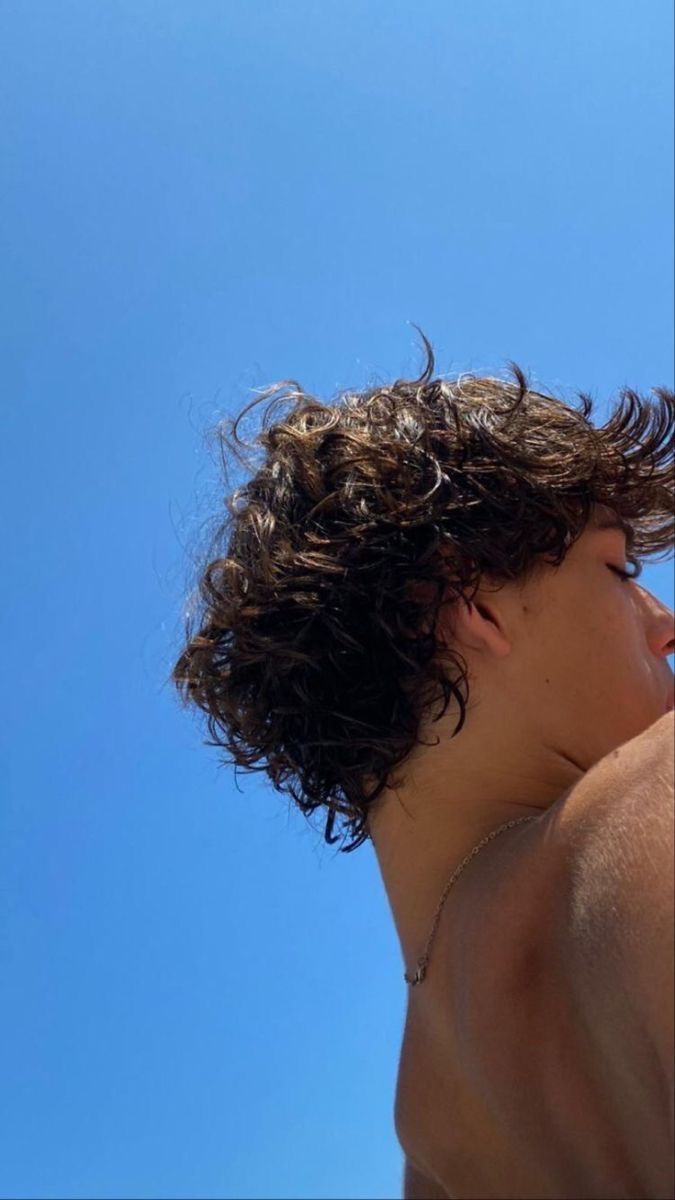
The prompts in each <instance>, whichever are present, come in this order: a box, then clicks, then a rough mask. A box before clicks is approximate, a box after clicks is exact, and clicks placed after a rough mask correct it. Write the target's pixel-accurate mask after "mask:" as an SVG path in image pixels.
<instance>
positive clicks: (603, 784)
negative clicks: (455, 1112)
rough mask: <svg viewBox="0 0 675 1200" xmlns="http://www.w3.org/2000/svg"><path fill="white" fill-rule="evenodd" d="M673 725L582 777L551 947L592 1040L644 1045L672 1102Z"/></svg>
mask: <svg viewBox="0 0 675 1200" xmlns="http://www.w3.org/2000/svg"><path fill="white" fill-rule="evenodd" d="M674 735H675V718H674V715H673V713H668V714H667V715H665V716H664V717H661V718H660V719H659V720H658V721H656V722H654V724H653V725H651V726H650V727H649V728H648V729H647V730H645V731H644V732H643V733H642V734H640V735H639V736H638V737H636V738H634V739H632V741H630V742H627V743H625V744H624V745H623V746H621V747H619V748H617V750H615V751H613V752H612V754H611V755H608V756H607V758H605V759H603V760H602V761H601V762H600V763H598V764H597V766H596V767H595V768H593V769H592V770H591V771H589V772H588V773H587V775H586V776H585V777H584V779H583V780H582V781H581V782H580V784H579V785H577V787H576V788H575V789H574V791H573V793H572V794H571V795H570V797H569V801H568V806H569V812H568V814H567V820H566V821H563V837H562V841H563V844H564V845H565V847H566V851H567V858H568V866H567V869H566V871H565V872H564V873H563V877H562V878H563V881H564V887H563V889H562V895H561V903H560V906H559V908H558V917H559V919H560V920H559V924H558V925H557V929H556V942H557V945H558V948H559V951H560V954H561V958H562V959H563V960H564V962H565V963H566V966H567V969H568V974H569V976H570V977H573V979H574V986H575V989H576V994H577V999H578V1002H579V1004H580V1011H581V1012H582V1013H583V1018H584V1023H585V1025H586V1027H587V1028H588V1029H589V1031H590V1034H591V1037H592V1038H593V1040H594V1042H595V1043H596V1044H597V1045H598V1046H601V1048H602V1049H603V1050H604V1052H605V1054H606V1056H607V1057H608V1058H611V1056H612V1054H616V1055H617V1056H619V1058H620V1057H621V1056H622V1055H623V1056H624V1058H625V1056H626V1054H629V1053H630V1051H631V1047H632V1048H633V1049H634V1050H635V1053H636V1054H637V1053H638V1048H639V1047H641V1048H644V1047H645V1046H648V1047H650V1053H652V1052H653V1054H654V1059H655V1062H656V1063H657V1064H658V1071H659V1072H660V1074H661V1078H662V1080H663V1082H664V1083H665V1084H666V1086H667V1089H668V1097H669V1105H670V1106H671V1108H672V1104H673V1051H674V1045H673V1027H674V1024H675V1021H674V1016H675V997H674V976H675V971H674V967H675V951H674V926H675V879H674V875H675V854H674V849H675V847H674V842H675V736H674Z"/></svg>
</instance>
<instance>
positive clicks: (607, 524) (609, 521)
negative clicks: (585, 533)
mask: <svg viewBox="0 0 675 1200" xmlns="http://www.w3.org/2000/svg"><path fill="white" fill-rule="evenodd" d="M593 529H619V530H620V531H621V533H623V534H625V535H626V542H627V544H628V546H629V548H630V547H632V545H633V542H634V540H635V530H634V529H633V527H632V525H629V524H628V522H627V521H623V520H622V519H621V517H600V518H599V519H598V520H597V521H594V522H593Z"/></svg>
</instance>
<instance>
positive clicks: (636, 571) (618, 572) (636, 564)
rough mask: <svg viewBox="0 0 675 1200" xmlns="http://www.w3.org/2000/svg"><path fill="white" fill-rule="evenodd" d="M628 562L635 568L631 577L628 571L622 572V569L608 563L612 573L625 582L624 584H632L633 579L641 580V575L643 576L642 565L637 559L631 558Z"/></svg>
mask: <svg viewBox="0 0 675 1200" xmlns="http://www.w3.org/2000/svg"><path fill="white" fill-rule="evenodd" d="M628 561H629V562H630V563H632V565H633V568H634V570H633V574H632V575H629V574H628V572H627V571H622V570H621V567H615V566H614V565H613V564H612V563H607V566H608V567H609V569H610V571H613V572H614V574H615V575H618V576H619V578H620V579H622V580H623V581H624V583H625V582H630V580H631V579H639V577H640V575H641V574H642V563H640V562H638V560H637V559H636V558H630V559H629V560H628Z"/></svg>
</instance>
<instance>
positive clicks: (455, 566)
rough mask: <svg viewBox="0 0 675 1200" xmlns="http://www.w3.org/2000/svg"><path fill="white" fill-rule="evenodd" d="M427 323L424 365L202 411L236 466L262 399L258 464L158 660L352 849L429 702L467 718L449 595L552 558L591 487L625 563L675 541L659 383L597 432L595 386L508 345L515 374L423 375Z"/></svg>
mask: <svg viewBox="0 0 675 1200" xmlns="http://www.w3.org/2000/svg"><path fill="white" fill-rule="evenodd" d="M415 328H418V327H417V326H415ZM419 332H420V334H421V336H422V338H423V341H424V344H425V347H426V352H427V362H426V366H425V369H424V371H423V373H422V374H421V376H420V377H419V378H418V379H415V380H406V379H398V380H396V381H395V382H394V383H392V384H390V385H384V386H380V387H375V388H371V389H369V390H365V391H362V392H360V393H359V392H351V391H345V392H340V393H338V394H337V396H336V398H335V399H334V400H333V401H331V402H330V403H327V404H326V403H323V402H322V401H321V400H319V399H317V398H315V397H314V396H312V395H308V394H307V393H305V392H304V391H303V390H302V389H301V388H300V386H299V385H298V384H297V382H296V381H295V380H285V381H283V382H282V383H278V384H274V385H272V386H271V387H269V388H265V389H264V390H263V392H262V395H260V396H259V397H258V398H257V399H256V400H253V401H252V402H251V403H250V404H248V405H247V406H246V407H245V408H244V409H243V410H242V411H241V412H240V413H239V415H238V416H237V418H236V420H234V421H231V420H229V419H228V420H226V421H224V422H221V423H220V424H219V425H218V426H217V427H216V435H217V438H218V441H219V446H220V449H221V451H222V450H230V451H231V452H232V453H233V454H234V455H235V457H236V458H237V459H238V461H240V462H241V461H242V460H241V458H240V456H239V454H238V450H237V447H238V446H239V447H241V446H246V447H247V448H250V447H249V446H248V444H247V443H245V442H243V441H242V440H241V439H240V437H239V434H238V426H239V422H240V421H241V419H242V417H243V416H244V415H245V413H247V412H248V411H249V409H251V408H252V407H253V405H255V404H258V403H260V402H261V401H262V400H268V401H269V403H268V406H267V409H266V411H265V414H264V417H263V421H262V429H261V431H260V432H259V433H258V434H257V436H256V438H255V444H257V445H258V446H260V447H262V449H263V452H264V456H263V460H262V462H260V463H259V464H258V466H257V469H255V472H254V474H253V475H252V477H251V478H250V479H249V480H248V482H246V483H245V484H244V485H243V486H241V487H238V488H236V489H235V490H234V492H232V494H231V495H229V496H227V497H226V498H225V502H224V503H225V507H226V508H227V510H228V513H229V516H228V517H227V518H226V519H225V521H224V522H223V523H222V524H221V525H220V526H219V528H218V530H217V532H216V534H215V537H214V540H213V543H212V545H211V548H210V550H209V551H208V553H207V556H206V564H205V565H204V566H203V568H202V573H201V578H200V580H199V582H198V586H197V589H196V593H197V601H198V604H199V606H200V612H199V615H198V617H197V619H196V622H195V620H194V617H193V616H191V615H190V611H189V607H188V613H187V616H186V644H185V646H184V648H183V650H182V652H181V654H180V657H179V658H178V660H177V662H176V665H175V667H174V668H173V671H172V673H171V681H172V682H173V683H174V684H175V685H176V687H177V689H178V691H179V692H180V694H181V696H182V698H183V702H184V704H186V705H187V704H188V703H190V702H192V704H194V705H196V706H198V708H199V709H201V710H202V711H203V712H205V713H206V714H208V722H207V725H208V730H209V733H210V735H211V738H212V739H213V740H211V741H207V742H205V743H204V744H205V745H212V746H218V747H221V748H223V749H225V750H227V751H228V754H229V755H231V756H232V757H231V758H226V759H225V760H224V764H226V765H231V764H232V763H234V764H235V771H236V767H243V768H245V769H246V770H247V771H265V772H266V773H267V775H268V777H269V779H270V780H271V781H272V784H273V786H274V787H275V789H276V790H277V791H280V792H284V791H285V792H286V793H288V794H289V796H290V797H292V799H293V800H294V801H295V803H296V804H297V805H298V806H299V808H300V809H301V810H302V812H303V813H304V814H305V815H306V816H307V817H309V816H310V814H311V813H313V812H314V810H315V809H317V808H322V807H323V808H325V809H326V810H327V820H326V825H325V830H324V837H325V840H326V842H328V843H329V844H332V843H334V842H336V841H338V837H337V836H335V835H334V834H333V826H334V822H335V819H336V817H337V816H338V815H339V816H340V817H341V818H342V822H343V828H342V830H341V832H343V833H344V830H345V829H346V830H348V831H349V833H350V835H351V841H350V842H349V844H346V845H344V844H343V846H342V847H341V849H342V850H343V851H344V852H349V851H351V850H355V849H356V848H357V846H360V845H361V844H362V842H364V841H365V840H366V839H367V838H368V837H369V830H368V812H369V809H370V807H371V805H373V803H374V802H375V801H376V799H377V797H378V796H379V795H380V794H381V793H382V791H383V790H384V789H385V788H386V787H395V786H398V783H399V781H398V780H396V779H393V778H391V773H392V770H393V768H395V767H396V766H397V765H399V764H401V763H402V762H403V761H404V760H405V759H406V757H407V756H408V754H409V753H410V751H411V750H412V748H413V747H414V746H415V745H416V744H418V745H428V744H429V743H425V742H422V741H421V740H420V738H419V732H420V729H421V723H422V717H423V715H424V714H425V713H428V710H429V709H430V707H431V706H432V705H433V704H434V702H435V701H436V700H440V699H441V698H442V700H443V704H442V708H441V711H440V712H439V713H438V715H437V716H436V717H435V718H434V720H439V719H440V717H442V716H443V714H444V713H445V711H446V708H447V706H448V703H449V701H450V697H451V696H455V697H456V699H457V702H458V704H459V709H460V718H459V721H458V723H457V726H456V728H455V730H454V733H453V737H454V736H456V734H458V733H459V731H460V730H461V728H462V725H463V724H464V720H465V715H466V702H467V700H468V689H467V687H466V685H467V679H468V677H467V669H466V663H465V661H464V659H463V658H462V657H461V655H459V653H458V652H457V651H453V650H451V649H448V647H447V646H443V647H441V646H440V645H439V644H437V642H436V639H435V636H434V631H435V627H436V621H437V618H438V613H439V609H440V607H441V604H443V605H445V604H449V605H452V604H454V603H456V602H457V600H458V598H459V597H460V596H464V597H466V598H469V599H471V598H472V597H473V596H474V595H475V592H476V590H477V589H478V587H479V586H481V579H482V577H483V576H485V577H486V578H487V579H489V580H490V581H491V582H494V583H495V584H496V585H497V586H500V585H503V584H504V583H506V582H508V581H517V583H518V585H519V586H522V584H524V583H525V582H526V581H527V580H528V579H530V578H531V577H532V576H533V574H534V573H535V572H537V570H538V569H539V568H540V567H541V565H542V564H543V563H544V562H547V561H548V562H551V563H553V564H555V565H556V566H559V565H560V563H561V562H562V560H563V558H564V556H565V554H566V553H567V550H568V549H569V547H570V545H572V544H573V542H574V541H576V539H577V538H578V537H579V536H580V535H581V534H582V532H583V530H584V528H585V526H586V524H587V522H588V521H589V519H590V517H591V514H592V508H593V506H594V505H595V504H596V503H600V504H603V505H607V506H609V507H611V508H613V509H614V510H615V511H616V512H617V513H618V514H619V515H620V516H621V517H623V518H624V520H625V521H627V522H628V523H629V527H630V530H631V534H632V536H631V537H630V539H629V545H628V549H629V551H630V552H631V555H632V561H633V562H634V564H635V566H636V568H637V570H638V571H639V569H640V566H639V558H641V557H644V556H645V555H653V554H656V553H658V552H667V551H669V550H670V549H671V548H672V545H673V527H674V523H675V519H674V515H673V460H672V437H673V425H674V420H675V393H673V391H672V390H670V389H667V388H665V387H657V388H653V389H652V392H653V394H654V395H655V396H656V400H650V399H647V398H644V397H642V396H640V395H639V394H638V393H636V392H634V391H633V390H631V389H630V388H624V389H622V391H621V393H620V403H619V404H618V405H617V406H616V407H615V408H614V410H613V411H612V413H611V416H610V418H609V420H608V421H607V423H606V424H605V425H603V426H601V427H599V428H595V427H594V426H593V425H592V424H591V423H590V420H589V418H590V416H591V414H592V411H593V403H594V402H593V400H592V399H591V398H590V396H588V395H587V394H585V393H583V392H579V393H578V395H579V398H580V400H581V401H582V405H581V410H580V411H579V409H578V407H577V406H575V405H573V406H569V405H568V404H566V403H565V402H563V401H562V400H560V399H558V398H556V397H554V396H552V395H545V394H543V393H542V392H540V391H532V390H530V388H529V381H528V379H527V377H526V376H525V374H524V373H523V371H522V370H521V368H520V367H519V366H518V365H517V364H516V363H514V362H512V361H510V362H509V363H508V368H509V371H510V373H511V374H512V375H513V376H514V378H515V383H514V382H510V381H506V382H505V381H502V380H500V379H497V378H493V377H491V376H480V377H477V376H475V375H472V374H461V375H459V376H458V377H456V378H454V379H451V380H449V379H442V378H437V379H432V374H433V369H434V354H433V350H432V347H431V344H430V343H429V341H428V339H427V338H426V337H425V335H424V334H423V333H422V331H421V330H419ZM288 389H291V391H290V393H288ZM284 393H287V394H286V395H285V394H284ZM289 400H290V401H291V407H290V409H289V410H288V411H287V412H286V413H285V414H279V413H278V412H277V411H275V410H276V406H277V405H278V404H279V403H283V402H284V401H289ZM223 463H224V465H225V470H226V473H227V466H226V460H225V457H223ZM246 466H247V468H248V467H249V466H250V464H246ZM193 597H194V593H193ZM195 624H196V626H197V629H196V632H195V631H194V628H195ZM463 690H464V692H466V696H465V695H463ZM219 731H221V732H222V735H223V736H222V737H219ZM256 764H258V765H256Z"/></svg>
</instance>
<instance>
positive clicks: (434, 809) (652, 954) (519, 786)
mask: <svg viewBox="0 0 675 1200" xmlns="http://www.w3.org/2000/svg"><path fill="white" fill-rule="evenodd" d="M424 340H425V344H426V346H427V351H428V362H427V366H426V369H425V371H424V373H423V374H422V376H421V377H420V379H418V380H413V381H405V380H398V381H396V383H394V384H392V385H390V386H383V387H380V388H377V389H373V390H371V391H368V392H364V393H361V394H347V395H344V396H342V397H341V398H340V400H339V401H338V402H335V403H333V404H329V405H326V404H322V403H321V402H320V401H318V400H316V399H315V398H314V397H311V396H307V395H306V394H304V393H302V392H299V391H296V392H294V393H293V400H294V407H293V408H292V410H291V412H290V413H288V414H285V415H284V416H283V417H280V418H279V419H278V420H277V421H276V422H272V421H271V420H265V421H264V422H263V431H262V433H261V434H260V435H259V437H258V439H257V440H258V443H259V444H260V445H261V446H262V447H263V449H264V452H265V458H264V461H263V463H262V465H261V466H260V467H259V469H258V470H257V472H256V473H255V475H254V476H253V478H252V479H251V480H250V481H249V482H248V483H247V484H246V485H245V486H244V487H242V488H239V489H237V491H236V492H235V494H234V495H233V496H232V497H231V498H230V499H229V500H228V502H227V506H228V510H229V514H230V515H229V519H228V520H227V521H226V523H225V525H224V526H223V527H222V528H221V529H219V530H218V532H217V534H216V540H215V544H214V547H213V550H212V551H211V552H210V553H209V555H207V566H206V569H205V571H204V574H203V577H202V580H201V583H200V595H201V600H202V602H203V609H202V612H201V614H200V618H199V626H198V628H197V630H196V631H194V630H192V629H191V625H190V621H188V626H187V631H186V632H187V644H186V647H185V649H184V650H183V652H182V653H181V655H180V658H179V660H178V662H177V664H176V667H175V668H174V673H173V678H174V680H175V682H176V684H177V685H178V686H179V688H180V689H181V691H182V693H183V695H184V696H185V698H186V700H190V701H192V702H193V703H195V704H197V705H199V707H200V708H201V709H202V710H203V711H204V712H206V713H207V714H208V719H209V732H210V734H211V737H212V738H215V739H216V740H215V744H217V745H221V746H224V747H226V748H227V750H228V751H229V752H230V753H231V754H232V756H233V761H234V762H236V763H237V764H238V765H240V766H243V767H247V768H253V767H254V764H256V763H260V762H262V764H263V767H264V769H265V770H266V771H267V773H268V775H269V777H270V779H271V780H272V781H273V783H274V784H275V786H276V787H277V789H284V788H285V789H286V790H287V791H288V792H289V793H290V795H291V796H292V797H293V799H294V800H295V802H296V803H297V804H298V805H299V807H300V808H301V809H302V811H304V812H305V813H306V814H307V815H309V814H311V813H312V812H314V811H315V810H316V809H317V808H319V809H323V810H325V812H326V813H327V822H326V840H327V841H329V842H333V841H335V840H337V839H336V838H335V837H334V836H333V826H334V823H335V820H336V819H337V818H342V820H343V822H344V825H345V827H346V828H347V829H348V830H349V831H350V833H351V835H352V842H351V844H350V845H348V846H346V847H345V849H347V850H353V849H356V848H357V847H358V846H359V845H361V844H362V842H363V841H364V840H366V839H367V838H370V839H372V842H373V846H374V849H375V853H376V855H377V860H378V863H379V866H380V869H381V872H382V877H383V881H384V885H385V888H386V890H387V895H388V898H389V902H390V905H391V910H392V915H393V919H394V922H395V925H396V929H397V932H398V935H399V939H400V944H401V951H402V960H403V968H404V970H405V977H406V980H407V981H408V982H407V986H408V988H409V1004H408V1011H407V1019H406V1026H405V1032H404V1037H403V1046H402V1052H401V1061H400V1068H399V1079H398V1087H397V1094H396V1103H395V1123H396V1130H397V1134H398V1137H399V1140H400V1142H401V1145H402V1148H403V1150H404V1153H405V1156H406V1161H405V1170H404V1183H403V1188H404V1195H405V1196H406V1197H408V1198H409V1200H422V1198H424V1197H427V1198H433V1197H440V1198H442V1197H446V1196H447V1197H455V1196H457V1197H459V1196H461V1197H481V1198H483V1200H485V1198H487V1197H502V1196H503V1197H507V1196H508V1197H514V1196H518V1197H533V1198H534V1197H536V1198H538V1200H543V1198H544V1197H560V1198H561V1200H562V1198H565V1200H572V1198H574V1197H579V1198H582V1197H583V1198H590V1197H598V1198H600V1197H604V1198H608V1197H620V1196H626V1197H629V1196H630V1197H638V1196H655V1197H656V1196H667V1195H670V1194H671V1191H672V1179H673V1129H672V1120H673V1064H672V1058H673V1053H672V1049H673V1048H672V1024H673V985H672V975H673V963H672V939H673V902H672V894H673V847H672V840H673V833H672V830H673V766H672V754H673V750H672V745H673V717H672V715H670V716H668V715H665V714H666V710H667V708H668V707H672V701H673V676H672V672H671V670H670V667H669V665H668V663H667V661H666V660H667V656H668V655H669V654H671V653H672V652H673V649H674V643H673V614H672V612H671V611H670V610H669V609H667V608H666V607H665V606H664V605H663V604H661V603H660V602H659V601H658V600H657V599H656V598H655V597H653V596H652V595H650V593H649V592H648V591H646V590H645V589H644V588H642V587H640V586H639V585H638V584H637V583H635V582H633V580H634V578H635V575H631V574H629V573H628V572H626V570H625V568H626V564H627V563H629V564H632V565H633V566H634V567H635V566H636V565H638V560H639V558H641V557H645V556H647V555H649V554H654V553H657V552H658V551H663V550H670V549H671V548H672V544H673V523H674V522H673V464H672V432H673V423H674V422H673V418H674V410H675V397H674V395H673V392H672V391H668V390H666V389H663V388H661V389H655V393H656V396H657V400H656V401H648V400H645V399H643V398H641V397H640V396H638V395H637V394H636V393H634V392H628V391H627V392H625V393H624V395H623V404H622V405H621V406H620V407H619V409H618V410H617V411H616V412H614V413H613V415H612V416H611V417H610V419H609V421H608V422H607V423H606V424H605V425H604V426H603V427H602V428H601V429H595V428H594V427H593V426H592V425H591V423H590V421H589V419H588V418H589V415H590V413H591V409H592V401H591V400H590V399H589V398H588V397H586V396H583V394H582V400H583V411H582V412H581V413H580V412H579V411H577V410H575V409H574V408H571V407H569V406H568V405H566V404H564V403H563V402H561V401H560V400H557V399H555V398H553V397H550V396H546V395H543V394H542V393H540V392H533V391H531V390H530V389H529V386H528V383H527V380H526V378H525V376H524V375H523V373H522V372H521V371H520V369H519V368H518V367H517V366H515V364H512V369H513V371H514V374H515V378H516V385H514V384H511V383H504V382H502V381H500V380H497V379H493V378H489V377H483V378H475V377H473V376H463V377H461V378H459V379H456V380H454V381H447V380H433V379H432V378H431V375H432V370H433V353H432V351H431V347H430V346H429V343H428V342H427V341H426V338H425V339H424ZM283 386H286V385H283ZM271 391H272V393H275V392H276V391H277V389H276V388H273V389H271ZM274 403H275V399H274V398H273V400H272V405H270V409H269V410H268V416H269V415H270V412H271V408H272V407H273V405H274ZM242 415H243V414H242ZM239 419H240V418H238V420H237V421H236V422H235V423H234V425H233V427H232V429H233V433H234V440H233V443H232V444H231V443H229V442H228V445H230V444H231V448H232V449H233V450H234V451H235V453H236V443H238V442H239V438H238V433H237V425H238V421H239ZM242 501H243V504H242V503H241V502H242ZM225 535H227V537H226V536H225ZM441 699H443V702H444V703H443V706H442V708H441V711H440V712H439V710H438V705H437V701H439V700H441ZM219 733H220V734H221V735H223V736H222V737H221V738H220V739H219V738H218V734H219ZM429 735H431V736H429ZM258 769H260V767H258ZM668 1189H671V1191H669V1190H668Z"/></svg>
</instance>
